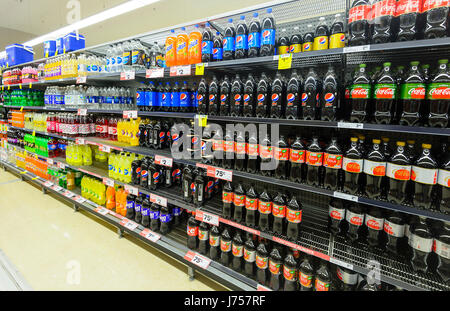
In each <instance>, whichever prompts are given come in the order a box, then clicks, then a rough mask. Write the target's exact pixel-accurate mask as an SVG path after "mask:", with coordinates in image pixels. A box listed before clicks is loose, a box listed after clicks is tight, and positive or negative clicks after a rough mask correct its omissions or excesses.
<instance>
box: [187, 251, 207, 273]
mask: <svg viewBox="0 0 450 311" xmlns="http://www.w3.org/2000/svg"><path fill="white" fill-rule="evenodd" d="M184 259H186V260H187V261H189V262H191V263H193V264H194V265H197V266H199V267H200V268H202V269H205V270H206V269H208V267H209V264H210V263H211V259H209V258H206V257H204V256H202V255H200V254H198V253H195V252H193V251H188V252H187V253H186V255H185V256H184Z"/></svg>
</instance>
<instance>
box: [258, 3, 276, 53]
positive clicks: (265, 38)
mask: <svg viewBox="0 0 450 311" xmlns="http://www.w3.org/2000/svg"><path fill="white" fill-rule="evenodd" d="M275 28H276V27H275V19H274V17H273V14H272V8H268V9H267V14H266V16H265V17H264V18H263V20H262V23H261V49H260V52H259V54H260V56H271V55H274V52H275Z"/></svg>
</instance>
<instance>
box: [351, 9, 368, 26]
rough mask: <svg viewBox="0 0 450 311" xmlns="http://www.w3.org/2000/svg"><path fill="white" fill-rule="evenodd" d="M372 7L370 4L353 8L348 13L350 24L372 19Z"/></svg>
mask: <svg viewBox="0 0 450 311" xmlns="http://www.w3.org/2000/svg"><path fill="white" fill-rule="evenodd" d="M370 9H371V6H370V5H368V4H364V5H358V6H355V7H353V8H351V9H350V10H349V12H348V23H349V24H351V23H353V22H357V21H361V20H367V19H369V17H370Z"/></svg>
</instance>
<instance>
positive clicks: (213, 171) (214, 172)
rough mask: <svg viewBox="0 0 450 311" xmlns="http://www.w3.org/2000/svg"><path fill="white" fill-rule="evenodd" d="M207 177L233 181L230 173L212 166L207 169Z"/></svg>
mask: <svg viewBox="0 0 450 311" xmlns="http://www.w3.org/2000/svg"><path fill="white" fill-rule="evenodd" d="M207 175H208V176H209V177H213V178H219V179H223V180H226V181H232V180H233V172H232V171H228V170H224V169H222V168H218V167H213V166H210V167H208V169H207Z"/></svg>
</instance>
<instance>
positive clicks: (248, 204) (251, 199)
mask: <svg viewBox="0 0 450 311" xmlns="http://www.w3.org/2000/svg"><path fill="white" fill-rule="evenodd" d="M258 203H259V198H258V193H257V192H256V190H255V188H254V186H253V185H252V186H250V188H249V189H248V190H247V193H246V196H245V225H246V226H248V227H251V228H254V227H255V226H256V220H257V210H258Z"/></svg>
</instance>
